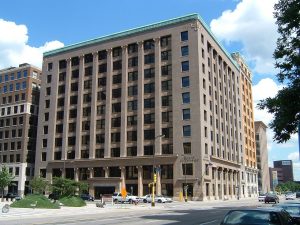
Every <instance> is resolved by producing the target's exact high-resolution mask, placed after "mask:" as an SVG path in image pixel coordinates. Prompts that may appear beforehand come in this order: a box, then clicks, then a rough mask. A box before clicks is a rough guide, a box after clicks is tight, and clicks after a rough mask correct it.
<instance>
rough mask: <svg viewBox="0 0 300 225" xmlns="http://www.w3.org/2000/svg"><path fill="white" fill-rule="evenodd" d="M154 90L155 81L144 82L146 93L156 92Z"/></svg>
mask: <svg viewBox="0 0 300 225" xmlns="http://www.w3.org/2000/svg"><path fill="white" fill-rule="evenodd" d="M154 91H155V84H154V83H149V84H144V93H145V94H149V93H154Z"/></svg>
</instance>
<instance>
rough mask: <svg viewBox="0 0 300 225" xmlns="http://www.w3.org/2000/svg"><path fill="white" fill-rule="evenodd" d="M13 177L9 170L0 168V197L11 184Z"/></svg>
mask: <svg viewBox="0 0 300 225" xmlns="http://www.w3.org/2000/svg"><path fill="white" fill-rule="evenodd" d="M13 179H14V177H13V176H12V175H11V174H10V173H9V170H8V168H7V167H5V166H4V167H2V170H1V169H0V190H1V192H2V196H3V194H4V188H6V187H7V186H8V185H10V184H11V182H12V181H13Z"/></svg>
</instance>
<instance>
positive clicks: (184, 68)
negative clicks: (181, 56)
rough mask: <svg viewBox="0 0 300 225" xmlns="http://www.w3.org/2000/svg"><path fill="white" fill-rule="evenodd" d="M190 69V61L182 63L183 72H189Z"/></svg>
mask: <svg viewBox="0 0 300 225" xmlns="http://www.w3.org/2000/svg"><path fill="white" fill-rule="evenodd" d="M189 69H190V65H189V61H184V62H181V71H182V72H185V71H189Z"/></svg>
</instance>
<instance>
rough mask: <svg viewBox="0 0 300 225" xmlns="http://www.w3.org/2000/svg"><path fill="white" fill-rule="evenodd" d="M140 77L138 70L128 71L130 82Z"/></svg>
mask: <svg viewBox="0 0 300 225" xmlns="http://www.w3.org/2000/svg"><path fill="white" fill-rule="evenodd" d="M137 79H138V71H133V72H129V73H128V82H130V81H136V80H137Z"/></svg>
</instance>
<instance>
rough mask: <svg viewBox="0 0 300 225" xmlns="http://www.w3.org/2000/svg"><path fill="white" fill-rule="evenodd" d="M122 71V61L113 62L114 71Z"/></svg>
mask: <svg viewBox="0 0 300 225" xmlns="http://www.w3.org/2000/svg"><path fill="white" fill-rule="evenodd" d="M121 69H122V60H118V61H114V62H113V70H121Z"/></svg>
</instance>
